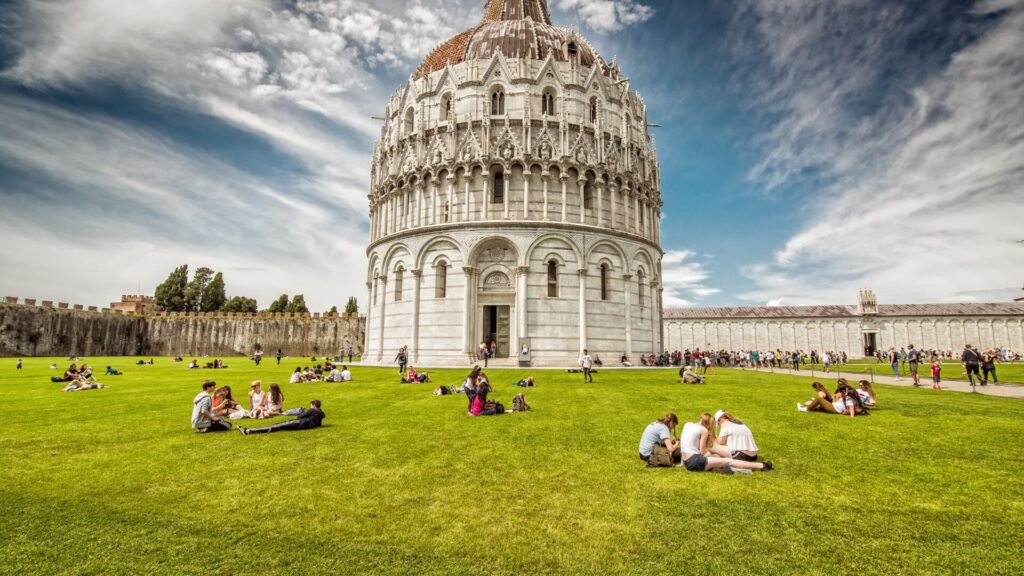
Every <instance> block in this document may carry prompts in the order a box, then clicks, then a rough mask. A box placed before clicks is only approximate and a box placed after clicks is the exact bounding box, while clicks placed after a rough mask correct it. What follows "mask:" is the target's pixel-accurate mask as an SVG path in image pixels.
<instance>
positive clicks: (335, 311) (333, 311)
mask: <svg viewBox="0 0 1024 576" xmlns="http://www.w3.org/2000/svg"><path fill="white" fill-rule="evenodd" d="M328 313H329V314H337V313H338V307H337V306H331V311H330V312H328Z"/></svg>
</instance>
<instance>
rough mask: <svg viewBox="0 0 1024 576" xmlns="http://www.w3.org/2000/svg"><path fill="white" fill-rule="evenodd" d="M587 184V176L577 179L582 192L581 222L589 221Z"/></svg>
mask: <svg viewBox="0 0 1024 576" xmlns="http://www.w3.org/2000/svg"><path fill="white" fill-rule="evenodd" d="M586 185H587V179H586V178H579V179H577V180H576V189H577V190H579V192H580V224H585V223H586V222H587V203H586Z"/></svg>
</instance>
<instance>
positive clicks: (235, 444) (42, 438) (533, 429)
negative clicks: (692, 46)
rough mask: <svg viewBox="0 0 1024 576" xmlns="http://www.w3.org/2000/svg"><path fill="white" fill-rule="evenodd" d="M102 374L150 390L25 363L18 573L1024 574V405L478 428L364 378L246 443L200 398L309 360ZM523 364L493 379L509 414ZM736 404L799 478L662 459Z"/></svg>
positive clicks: (611, 412)
mask: <svg viewBox="0 0 1024 576" xmlns="http://www.w3.org/2000/svg"><path fill="white" fill-rule="evenodd" d="M90 360H91V363H92V364H93V365H94V366H95V367H97V368H98V369H102V368H103V367H105V366H106V365H107V364H114V365H115V366H117V367H119V368H121V369H122V370H124V371H125V372H126V374H125V375H124V376H121V377H107V378H104V379H102V380H103V381H105V382H106V383H108V384H110V386H111V387H110V388H109V389H106V390H94V391H84V392H77V393H72V394H65V393H61V392H60V388H61V386H60V385H59V384H52V383H50V382H49V376H51V375H52V372H51V371H50V370H49V369H48V366H49V363H50V360H49V359H28V360H26V368H25V369H24V370H22V371H20V372H16V371H15V370H14V361H13V360H12V359H2V360H0V402H2V405H3V406H4V407H5V409H6V410H5V415H4V420H3V423H2V425H0V464H2V466H0V515H2V517H3V522H2V523H0V574H18V575H24V574H47V575H50V574H68V575H71V574H74V575H79V574H125V575H140V574H146V575H150V574H172V575H178V574H195V575H200V574H204V575H205V574H218V575H219V574H223V575H250V574H251V575H262V574H384V575H388V574H395V575H402V576H407V575H421V574H438V575H441V574H444V575H448V574H455V575H460V574H464V575H477V574H508V575H512V574H517V575H518V574H595V575H607V574H636V575H641V574H643V575H647V574H713V573H717V574H837V573H844V574H852V573H857V574H887V575H888V574H974V573H977V574H1011V573H1015V574H1020V573H1021V560H1020V559H1021V554H1022V552H1024V545H1022V543H1021V538H1020V535H1021V534H1024V483H1022V482H1021V481H1020V470H1019V466H1020V465H1021V456H1022V455H1024V438H1022V436H1021V434H1020V431H1021V428H1020V422H1021V420H1022V417H1024V403H1022V402H1020V401H1018V400H1010V399H1003V398H994V397H989V396H985V395H980V394H976V395H969V394H962V393H954V392H934V391H931V390H922V389H917V390H915V389H910V388H900V387H887V386H878V392H879V396H880V404H881V406H882V407H881V408H879V409H877V410H875V411H874V413H873V414H872V415H871V416H869V417H863V418H857V419H850V418H843V417H839V416H828V415H824V414H804V413H799V412H797V411H796V410H795V408H794V405H795V403H796V402H797V401H798V400H804V399H806V398H808V397H810V386H809V379H806V378H791V377H787V376H780V375H771V374H755V373H747V372H740V371H732V370H718V371H716V373H715V374H714V376H713V379H712V381H711V383H710V384H708V385H706V386H687V385H679V384H675V377H674V371H669V370H636V371H629V372H624V371H606V372H602V373H600V374H598V375H597V377H596V380H597V382H596V383H594V384H592V385H582V384H581V383H580V382H579V377H578V376H576V375H567V374H565V373H564V372H545V371H538V372H537V373H536V375H537V376H538V378H539V386H538V387H537V388H535V389H530V390H527V392H526V393H527V397H528V399H529V400H530V403H531V404H532V405H533V406H534V408H535V410H534V411H533V412H531V413H528V414H523V415H508V416H503V417H493V418H470V417H467V416H466V406H465V398H464V397H463V396H461V395H459V396H448V397H435V396H433V395H431V390H432V386H430V385H401V384H398V383H397V378H396V375H395V372H394V371H393V370H386V369H374V368H358V367H357V368H355V370H354V376H355V378H356V381H355V382H351V383H346V384H324V383H317V384H304V385H288V384H284V385H283V389H284V393H285V395H286V405H287V406H289V407H290V406H296V405H299V404H302V403H305V402H307V401H308V400H310V399H314V398H316V399H320V400H322V401H323V403H324V410H325V412H326V413H327V419H326V420H325V427H324V428H322V429H319V430H314V431H308V432H292V433H282V434H272V435H263V436H250V437H243V436H241V435H240V434H238V433H235V432H231V433H223V434H206V435H200V434H195V433H193V432H192V431H191V430H190V429H189V427H188V426H189V415H190V410H191V402H192V397H193V396H194V395H195V394H196V393H197V392H198V391H199V389H200V382H201V381H202V380H203V379H204V378H209V377H212V378H215V379H216V380H217V381H218V383H220V384H230V385H231V386H232V388H233V389H234V390H235V391H236V392H238V393H244V392H245V391H246V390H247V385H248V382H249V381H250V380H252V379H254V378H260V379H262V380H263V381H264V383H269V382H271V381H275V380H276V381H278V382H286V381H287V374H288V373H289V372H291V370H292V369H294V366H295V363H293V362H290V361H286V362H285V363H283V364H282V365H281V366H280V367H278V366H275V365H274V362H273V361H272V360H271V361H265V362H264V363H263V365H262V366H260V367H259V368H256V367H254V366H253V365H252V363H251V362H249V361H247V360H245V359H241V358H231V359H229V360H228V364H229V365H230V366H231V367H230V368H229V369H226V370H219V371H207V370H199V371H191V372H190V371H187V370H185V368H184V366H183V365H181V364H172V363H170V362H169V360H167V359H164V358H159V359H157V364H156V365H155V366H134V365H132V364H133V359H126V358H119V359H110V360H107V359H102V358H96V359H90ZM59 364H60V366H61V367H62V368H63V367H64V365H65V362H63V361H61V362H59ZM463 373H464V371H440V370H439V371H436V372H435V373H434V374H435V379H436V380H437V381H440V382H444V383H455V382H456V381H458V380H460V379H461V376H462V374H463ZM522 374H523V373H522V372H518V371H504V372H502V371H497V370H495V371H492V372H491V376H492V380H493V381H494V383H495V384H496V385H497V394H496V395H497V397H498V398H499V399H502V400H503V401H505V403H506V405H508V404H509V403H510V402H509V401H510V399H511V397H512V395H513V394H514V390H513V388H512V387H511V386H510V385H509V382H510V381H511V380H512V379H513V378H515V377H518V376H520V375H522ZM718 408H725V409H728V410H730V411H732V412H733V413H734V414H736V415H737V416H739V417H740V418H742V419H743V420H744V421H746V422H747V424H749V425H750V427H751V428H752V429H753V431H754V434H755V437H756V438H757V441H758V444H759V445H760V446H761V449H762V454H763V455H764V456H765V457H767V458H770V459H771V460H773V461H774V462H775V464H776V467H777V470H776V471H773V472H769V473H759V474H754V475H749V476H747V475H736V476H720V475H715V474H696V473H690V472H686V471H684V470H682V469H656V470H652V469H647V468H645V467H644V466H643V465H642V463H641V462H640V460H639V459H638V458H637V456H636V450H637V442H638V439H639V436H640V432H641V431H642V429H643V428H644V426H645V425H646V424H648V423H649V422H650V421H651V420H653V419H654V418H655V417H658V416H660V415H662V414H663V413H665V412H667V411H669V410H672V411H676V412H677V413H678V414H679V415H680V417H681V418H683V419H685V420H694V419H696V417H697V416H698V415H699V414H700V413H701V412H703V411H714V410H716V409H718Z"/></svg>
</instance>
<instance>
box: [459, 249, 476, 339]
mask: <svg viewBox="0 0 1024 576" xmlns="http://www.w3.org/2000/svg"><path fill="white" fill-rule="evenodd" d="M462 273H463V274H465V276H466V278H465V281H466V282H465V287H464V292H465V293H464V294H463V306H462V351H463V352H465V353H467V354H472V353H473V352H474V351H475V349H476V343H475V342H473V323H474V322H475V317H476V315H475V314H473V300H474V298H473V295H474V294H475V293H476V283H475V282H474V278H475V277H476V269H475V268H473V267H472V266H463V267H462Z"/></svg>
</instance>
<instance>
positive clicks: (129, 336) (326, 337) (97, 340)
mask: <svg viewBox="0 0 1024 576" xmlns="http://www.w3.org/2000/svg"><path fill="white" fill-rule="evenodd" d="M35 302H36V301H35V300H31V299H26V300H25V304H18V298H14V297H6V298H5V299H4V302H3V303H2V304H0V356H69V355H72V354H75V355H80V356H134V355H147V356H148V355H153V356H171V355H175V354H180V355H182V356H205V355H212V356H231V355H239V354H241V355H249V354H251V353H252V352H253V351H254V350H255V349H256V347H257V346H259V347H260V348H262V349H263V351H264V352H265V353H266V354H268V355H270V354H273V353H274V352H276V351H277V350H278V349H281V350H282V351H284V353H285V354H287V355H293V356H295V355H301V356H306V355H313V354H317V355H325V354H331V355H333V354H337V353H338V352H339V351H341V350H343V349H346V348H348V347H349V346H352V349H353V351H354V353H355V354H356V355H361V354H362V351H363V340H364V338H363V336H364V334H365V324H366V322H365V318H363V317H361V316H359V315H355V314H353V315H345V314H320V313H314V314H299V313H273V314H271V313H267V312H261V313H254V314H243V313H233V312H213V313H174V312H171V313H167V312H161V313H157V314H149V315H143V314H125V313H121V312H118V311H113V310H109V309H103V310H102V311H101V310H99V309H97V308H96V307H95V306H90V307H88V308H86V307H84V306H79V305H75V306H73V307H72V306H69V305H67V304H62V305H59V306H58V307H53V305H52V303H50V302H43V305H42V306H36V305H35Z"/></svg>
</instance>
